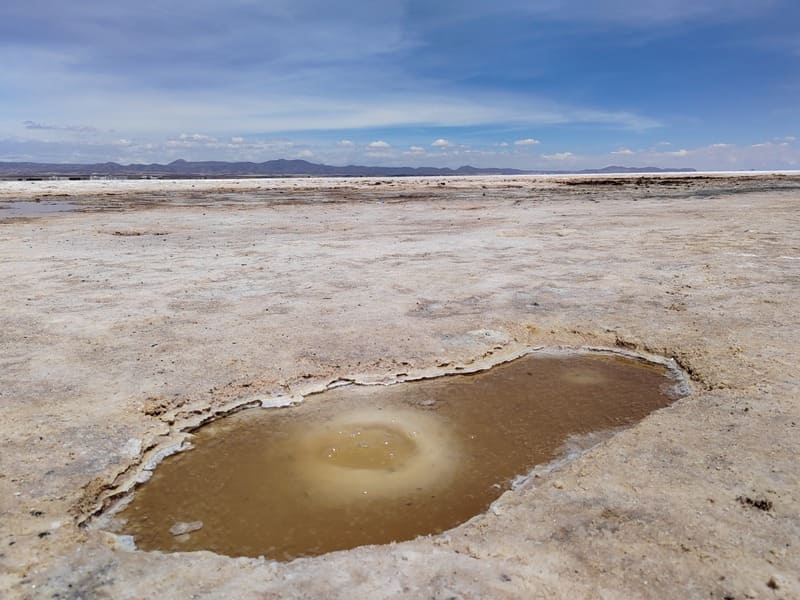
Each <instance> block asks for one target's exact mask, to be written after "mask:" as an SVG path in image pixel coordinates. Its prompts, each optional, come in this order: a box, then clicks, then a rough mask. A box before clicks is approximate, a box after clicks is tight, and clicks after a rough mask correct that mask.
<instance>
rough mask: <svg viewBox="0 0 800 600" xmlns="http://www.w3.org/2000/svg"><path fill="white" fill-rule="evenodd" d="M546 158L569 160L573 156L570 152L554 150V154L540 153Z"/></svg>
mask: <svg viewBox="0 0 800 600" xmlns="http://www.w3.org/2000/svg"><path fill="white" fill-rule="evenodd" d="M542 158H544V159H546V160H570V159H573V158H575V155H574V154H573V153H572V152H556V153H555V154H542Z"/></svg>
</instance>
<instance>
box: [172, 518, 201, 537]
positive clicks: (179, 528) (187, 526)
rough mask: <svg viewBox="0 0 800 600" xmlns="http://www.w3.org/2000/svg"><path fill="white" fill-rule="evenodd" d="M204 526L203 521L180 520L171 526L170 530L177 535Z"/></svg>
mask: <svg viewBox="0 0 800 600" xmlns="http://www.w3.org/2000/svg"><path fill="white" fill-rule="evenodd" d="M202 528H203V522H202V521H191V522H189V523H182V522H178V523H175V524H174V525H173V526H172V527H170V528H169V532H170V533H171V534H172V535H176V536H177V535H183V534H185V533H191V532H192V531H197V530H198V529H202Z"/></svg>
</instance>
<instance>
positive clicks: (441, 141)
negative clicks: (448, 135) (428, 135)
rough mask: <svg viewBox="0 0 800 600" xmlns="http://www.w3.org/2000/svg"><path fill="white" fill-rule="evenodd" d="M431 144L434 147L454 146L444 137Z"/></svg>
mask: <svg viewBox="0 0 800 600" xmlns="http://www.w3.org/2000/svg"><path fill="white" fill-rule="evenodd" d="M431 146H433V147H434V148H449V147H450V146H452V144H451V143H450V142H449V141H448V140H446V139H444V138H439V139H438V140H436V141H434V142H433V143H432V144H431Z"/></svg>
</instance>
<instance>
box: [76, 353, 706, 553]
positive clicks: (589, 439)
mask: <svg viewBox="0 0 800 600" xmlns="http://www.w3.org/2000/svg"><path fill="white" fill-rule="evenodd" d="M531 354H537V355H542V356H556V357H559V356H560V357H564V356H576V355H606V356H618V357H622V358H627V359H631V360H634V361H639V362H644V363H647V364H652V365H659V366H662V367H664V368H666V369H667V371H668V377H669V378H671V379H672V381H673V384H672V386H671V387H670V390H669V392H668V394H669V395H670V396H671V397H673V398H674V401H678V400H680V399H684V398H686V397H688V396H690V395H691V393H692V388H691V385H690V382H689V377H687V374H686V373H685V372H684V371H683V369H681V367H680V365H679V364H678V363H677V361H675V359H673V358H669V357H665V356H660V355H657V354H649V353H645V352H634V351H631V350H626V349H620V348H608V347H602V346H579V347H572V346H534V347H527V348H524V349H522V350H519V351H517V352H514V353H511V354H507V355H504V356H502V357H492V358H494V360H489V359H487V360H483V361H481V360H476V361H475V362H474V363H470V364H468V365H457V364H454V363H446V364H442V366H437V367H434V368H431V369H428V370H425V371H422V372H420V373H418V374H414V375H409V374H407V373H398V374H394V375H385V376H384V377H382V378H378V377H376V376H375V375H368V376H357V375H355V376H352V377H350V376H347V377H337V378H334V379H330V380H328V381H327V382H325V383H319V382H317V383H309V384H307V385H306V386H304V387H302V388H300V390H298V391H296V392H295V393H293V394H284V393H277V394H272V395H268V396H266V395H262V394H257V395H254V396H249V397H247V398H240V399H237V400H234V401H233V402H231V403H229V404H228V405H226V406H224V407H222V408H220V409H217V410H215V411H214V412H213V413H212V414H209V415H204V416H199V417H196V418H195V419H188V420H187V421H185V422H184V423H183V424H182V425H180V426H179V427H177V428H176V429H175V430H174V431H170V432H169V433H167V434H166V435H164V436H158V437H165V438H172V439H173V440H176V441H174V442H172V443H168V444H154V445H152V446H148V447H144V448H142V449H141V450H140V452H139V456H137V457H133V458H132V459H131V462H130V464H129V466H128V467H127V468H125V469H123V470H122V471H121V472H120V473H119V474H118V475H117V476H116V477H115V478H114V480H113V481H112V482H111V483H109V484H108V485H106V486H105V487H104V488H103V489H102V490H101V492H100V493H99V494H98V495H97V497H96V498H95V499H94V502H93V506H92V508H91V509H90V510H88V511H82V513H81V514H80V515H79V517H78V519H77V524H78V526H79V527H82V528H85V529H89V530H100V531H103V532H104V533H105V534H106V535H109V536H112V538H113V539H115V540H116V542H117V544H118V545H119V546H120V547H122V548H125V549H127V550H138V549H137V548H136V545H135V542H134V540H133V537H132V536H129V535H120V534H117V533H113V532H111V531H108V529H109V524H110V522H111V520H112V519H113V518H114V515H116V514H117V513H118V512H120V511H121V510H122V509H124V508H125V507H126V506H127V505H128V504H129V503H130V502H131V501H132V500H133V498H134V495H135V489H136V488H137V487H138V486H140V485H142V484H144V483H145V482H146V481H148V480H149V479H150V477H151V476H152V474H153V471H154V470H155V469H156V468H157V467H158V465H159V464H160V463H161V461H163V460H164V459H165V458H167V457H169V456H172V455H174V454H177V453H179V452H184V451H186V450H190V449H192V448H193V447H194V445H193V444H192V443H191V441H190V438H191V434H192V433H193V432H194V431H196V430H197V429H200V428H201V427H203V426H204V425H207V424H209V423H211V422H212V421H216V420H218V419H222V418H225V417H227V416H229V415H232V414H233V413H236V412H239V411H242V410H246V409H251V408H259V407H261V408H264V409H271V408H282V407H288V406H293V405H296V404H299V403H301V402H303V401H304V400H305V399H306V398H308V397H310V396H314V395H316V394H321V393H323V392H326V391H329V390H331V389H334V388H338V387H343V386H348V385H363V386H377V385H383V386H389V385H396V384H402V383H406V382H413V381H423V380H427V379H438V378H441V377H447V376H451V375H470V374H475V373H481V372H484V371H488V370H490V369H492V368H493V367H496V366H499V365H502V364H506V363H509V362H512V361H515V360H517V359H519V358H522V357H524V356H528V355H531ZM665 408H666V407H665ZM659 410H661V409H659ZM654 412H656V411H654ZM650 414H653V413H650ZM648 416H649V415H648ZM645 418H647V417H645ZM640 422H641V421H639V423H640ZM635 425H636V424H634V425H632V426H628V427H621V428H612V429H605V430H598V431H594V432H591V433H588V434H582V435H571V436H569V437H568V438H566V439H565V440H564V443H563V444H562V446H561V451H560V454H559V456H558V457H556V458H555V459H553V460H551V461H549V462H547V463H541V464H538V465H535V466H534V468H533V469H531V471H530V472H529V473H527V474H525V475H519V476H517V477H516V478H515V480H514V481H513V483H512V486H511V489H510V490H508V491H507V492H505V493H503V494H501V495H500V496H499V497H498V498H497V499H496V500H494V501H493V502H492V503H491V505H490V506H489V507H488V509H487V510H486V511H484V512H482V513H479V514H477V515H475V516H474V517H472V518H471V519H469V520H467V521H465V522H464V523H462V524H461V525H458V526H457V527H461V526H463V525H467V524H468V523H470V522H471V521H472V520H474V519H476V518H479V517H482V516H483V515H485V514H488V513H492V512H496V505H497V503H498V502H500V501H501V500H502V499H503V497H504V496H505V495H506V494H509V493H514V492H516V491H517V490H520V489H523V488H526V487H528V486H529V485H532V482H533V481H534V480H535V479H536V478H538V477H541V476H542V475H545V474H547V473H550V472H553V471H557V470H559V469H561V468H563V467H565V466H566V465H568V464H570V463H571V462H573V461H575V460H576V459H578V458H580V457H581V456H583V455H584V454H586V453H587V452H589V451H590V450H592V449H594V448H595V447H597V446H598V445H600V444H602V443H603V442H606V441H608V440H609V439H611V438H612V437H614V435H615V434H616V433H618V432H619V431H620V430H624V429H629V428H630V427H634V426H635ZM450 531H452V529H449V530H447V531H444V532H442V533H440V534H436V535H435V536H434V537H437V536H441V535H447V534H448V533H449V532H450ZM345 551H346V550H345ZM321 556H324V555H321Z"/></svg>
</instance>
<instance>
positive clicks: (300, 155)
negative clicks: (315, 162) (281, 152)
mask: <svg viewBox="0 0 800 600" xmlns="http://www.w3.org/2000/svg"><path fill="white" fill-rule="evenodd" d="M312 156H314V153H313V152H312V151H311V150H301V151H300V152H298V153H297V157H298V158H311V157H312Z"/></svg>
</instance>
